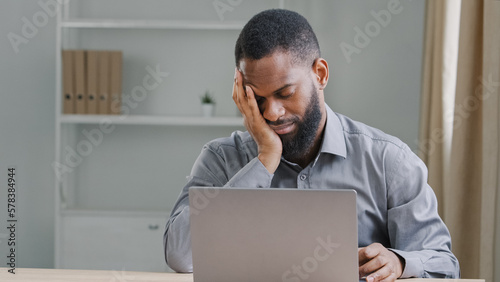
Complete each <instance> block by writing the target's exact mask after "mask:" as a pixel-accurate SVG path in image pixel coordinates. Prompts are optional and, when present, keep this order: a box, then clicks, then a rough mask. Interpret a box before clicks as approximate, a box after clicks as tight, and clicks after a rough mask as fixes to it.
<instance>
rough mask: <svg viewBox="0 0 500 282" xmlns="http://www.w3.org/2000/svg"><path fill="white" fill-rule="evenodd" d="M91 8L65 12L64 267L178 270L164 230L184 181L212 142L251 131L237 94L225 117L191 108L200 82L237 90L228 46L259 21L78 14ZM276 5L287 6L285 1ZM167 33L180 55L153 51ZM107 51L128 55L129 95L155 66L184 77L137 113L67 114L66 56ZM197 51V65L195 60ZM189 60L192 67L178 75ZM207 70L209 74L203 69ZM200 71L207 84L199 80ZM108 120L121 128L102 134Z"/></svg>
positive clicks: (59, 126)
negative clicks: (166, 255)
mask: <svg viewBox="0 0 500 282" xmlns="http://www.w3.org/2000/svg"><path fill="white" fill-rule="evenodd" d="M111 1H113V0H111ZM128 2H130V1H128ZM85 3H87V1H78V2H75V1H68V2H65V4H64V5H63V7H62V10H61V12H60V13H57V25H56V29H57V30H56V82H55V83H56V115H55V116H56V118H55V123H56V130H55V132H56V136H55V140H56V141H55V148H56V150H55V152H56V153H55V162H54V164H53V168H54V171H55V172H56V173H55V175H56V182H55V197H56V201H55V203H56V204H55V267H56V268H86V269H114V270H117V271H120V270H137V271H169V269H168V268H167V266H166V265H165V263H164V259H163V246H162V236H163V229H164V224H165V222H166V219H167V217H168V215H169V213H170V209H171V208H172V205H173V203H174V201H175V199H176V198H177V195H178V193H179V192H180V190H181V189H182V186H183V185H182V184H181V183H183V181H184V177H183V175H188V174H189V169H190V167H191V165H192V163H193V162H194V160H195V158H196V156H197V155H198V153H199V151H200V149H201V146H202V145H203V144H204V143H206V142H207V141H209V140H211V139H214V138H216V137H221V136H227V135H229V133H230V132H232V131H234V130H245V128H244V126H243V119H242V117H240V116H238V114H237V109H236V107H235V106H234V105H232V101H231V98H230V96H229V94H227V95H226V96H224V97H227V99H220V104H219V103H218V105H217V107H218V111H219V112H220V115H218V116H215V117H211V118H205V117H201V116H199V112H198V110H197V108H196V107H194V108H193V107H192V106H190V105H193V104H194V103H199V97H198V96H199V94H198V93H201V92H202V91H203V90H204V89H203V88H202V87H201V86H198V85H197V83H198V84H200V85H204V84H209V83H212V84H213V85H215V86H214V87H219V88H220V90H219V92H222V91H225V92H227V91H230V90H231V85H232V80H231V79H232V73H231V72H232V68H234V67H233V66H231V64H232V63H231V60H230V59H231V56H232V52H231V48H232V46H230V48H228V47H227V46H226V45H229V44H226V43H224V44H222V43H220V42H219V41H221V40H225V41H227V42H232V43H231V44H234V40H235V36H236V35H237V34H238V33H239V30H240V29H241V28H242V27H243V25H244V23H245V22H246V20H248V18H249V16H251V15H245V18H244V19H241V20H227V21H220V20H219V19H218V18H215V19H214V20H204V19H203V20H196V19H195V20H178V19H149V18H146V19H121V18H105V17H103V18H89V17H80V16H79V15H76V16H75V14H78V13H77V12H78V11H77V10H78V8H79V7H75V5H80V6H81V5H86V4H85ZM96 3H97V2H96ZM121 3H122V2H120V4H121ZM263 3H264V2H263ZM276 3H277V5H276V7H284V1H283V0H279V1H276ZM100 4H101V3H99V4H97V5H100ZM164 5H170V4H169V2H167V4H164ZM252 5H257V4H253V3H252ZM265 5H269V4H267V3H266V4H265ZM265 8H268V7H263V9H265ZM90 10H91V9H90ZM75 11H76V12H75ZM241 11H245V10H244V9H243V8H242V9H241ZM186 33H187V34H188V35H189V36H187V35H186ZM228 33H230V34H231V36H226V34H228ZM94 34H97V36H98V37H96V38H95V39H94V38H93V37H92V36H94ZM115 34H118V35H117V37H114V36H115ZM209 35H210V36H209ZM164 36H165V37H166V36H169V38H173V39H172V40H170V41H169V40H166V41H168V42H171V43H172V44H173V47H171V51H170V52H172V54H169V53H168V52H169V51H166V53H165V54H164V53H162V52H160V51H158V52H157V53H154V52H153V54H150V53H152V51H151V50H154V49H155V48H154V47H156V49H162V48H165V46H166V45H162V44H163V43H161V44H158V40H160V39H162V37H164ZM211 37H213V38H211ZM174 39H175V40H174ZM196 40H199V42H198V44H200V45H199V46H204V45H206V44H208V45H210V44H211V45H210V46H211V47H209V48H208V49H209V50H215V51H214V52H215V53H217V52H218V53H220V54H224V57H229V60H228V62H229V63H228V64H226V65H227V68H224V69H222V68H223V67H224V64H223V63H221V62H220V59H219V58H220V57H217V55H219V54H218V53H217V54H203V51H204V50H203V48H201V47H199V46H196V45H195V44H193V42H196ZM134 41H140V42H144V44H143V45H141V44H138V43H136V42H134ZM182 44H185V45H186V46H185V47H186V48H183V46H182ZM193 45H195V46H193ZM214 46H215V47H218V46H224V48H226V49H227V50H226V49H224V50H216V49H215V47H214ZM233 46H234V45H233ZM167 47H170V46H167ZM99 48H100V49H120V50H123V51H124V52H123V54H124V79H123V81H124V83H123V84H124V85H123V92H124V95H126V94H127V93H128V94H129V93H130V91H131V89H133V87H134V85H137V84H140V82H141V79H142V77H141V75H143V73H144V72H145V71H144V66H145V65H147V66H152V67H153V68H154V66H155V64H159V65H161V66H162V67H163V66H164V65H166V66H170V67H171V68H173V69H175V70H176V72H173V71H172V69H168V71H172V73H173V74H172V78H167V79H166V80H167V81H168V82H167V83H164V84H162V85H160V87H159V88H158V89H156V90H155V91H153V92H152V93H150V94H149V93H148V99H147V100H145V101H144V102H142V103H138V104H140V105H139V106H137V108H133V109H131V111H130V113H129V114H126V115H125V114H124V115H68V114H62V67H61V65H62V64H61V63H62V62H61V51H62V50H63V49H99ZM167 49H168V48H167ZM200 50H201V51H200ZM179 52H184V53H183V54H178V53H179ZM214 52H212V53H214ZM190 54H193V56H194V57H195V58H197V59H192V60H190V56H189V55H190ZM155 55H156V56H159V57H158V58H159V59H158V60H160V61H161V62H160V63H158V62H157V57H155ZM207 55H208V56H207ZM148 56H150V57H148ZM177 57H179V58H177ZM184 58H188V59H187V60H186V59H184ZM205 60H206V61H205ZM210 60H212V63H210V64H209V63H207V62H210ZM182 63H185V65H187V66H186V67H185V69H180V70H177V68H178V66H179V64H182ZM207 65H208V66H207ZM199 66H204V67H205V68H206V69H205V70H204V71H203V70H199V69H198V68H197V67H199ZM209 66H213V69H210V68H209ZM214 69H215V70H217V71H214ZM219 69H221V71H219ZM191 72H194V73H195V74H196V79H195V81H196V82H197V83H194V84H193V81H192V79H191V77H189V74H191ZM219 72H220V73H219ZM200 74H201V75H200ZM205 76H207V77H205ZM226 77H227V78H228V79H225V78H226ZM223 85H226V86H227V88H226V87H224V86H223ZM196 87H198V88H199V89H198V88H196ZM172 93H182V94H177V95H174V94H172ZM228 93H229V92H228ZM226 100H227V101H226ZM195 105H196V106H198V104H195ZM102 124H106V125H108V126H112V127H113V132H111V133H108V132H99V130H100V126H101V125H102ZM92 134H94V135H92ZM97 141H99V142H97Z"/></svg>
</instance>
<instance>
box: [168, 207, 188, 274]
mask: <svg viewBox="0 0 500 282" xmlns="http://www.w3.org/2000/svg"><path fill="white" fill-rule="evenodd" d="M164 247H165V260H166V262H167V264H168V266H169V267H170V268H172V269H173V270H175V271H176V272H193V260H192V256H191V233H190V231H189V206H187V205H184V206H183V207H182V208H181V209H180V212H179V213H178V214H176V215H173V216H171V217H170V219H169V221H168V222H167V226H166V230H165V235H164Z"/></svg>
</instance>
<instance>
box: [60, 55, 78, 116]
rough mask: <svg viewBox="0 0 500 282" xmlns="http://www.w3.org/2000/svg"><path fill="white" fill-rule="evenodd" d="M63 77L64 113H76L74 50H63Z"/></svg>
mask: <svg viewBox="0 0 500 282" xmlns="http://www.w3.org/2000/svg"><path fill="white" fill-rule="evenodd" d="M62 77H63V79H62V80H63V91H62V92H63V93H62V95H63V97H62V106H63V113H64V114H73V113H75V88H74V82H73V80H74V70H73V51H71V50H62Z"/></svg>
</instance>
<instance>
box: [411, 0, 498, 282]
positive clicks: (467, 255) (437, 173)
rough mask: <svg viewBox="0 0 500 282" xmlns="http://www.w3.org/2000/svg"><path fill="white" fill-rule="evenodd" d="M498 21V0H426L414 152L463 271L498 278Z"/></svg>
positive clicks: (481, 276)
mask: <svg viewBox="0 0 500 282" xmlns="http://www.w3.org/2000/svg"><path fill="white" fill-rule="evenodd" d="M457 19H458V20H457ZM499 28H500V1H499V0H462V1H460V0H442V1H436V0H430V1H427V14H426V35H425V36H426V39H425V40H426V43H425V49H424V52H425V54H424V70H423V82H422V103H421V120H420V133H419V148H418V149H419V150H418V152H419V155H420V157H421V158H422V160H423V161H424V162H426V164H427V166H428V168H429V184H430V185H431V186H432V187H433V189H434V190H435V192H436V196H437V197H438V202H439V212H440V214H441V216H442V218H443V220H444V221H445V223H446V225H447V226H448V228H449V229H450V233H451V236H452V242H453V246H452V248H453V252H454V253H455V255H456V256H457V258H458V260H459V261H460V267H461V274H462V278H482V279H486V281H488V282H489V281H497V282H500V277H498V274H497V277H494V275H495V263H496V265H498V264H500V254H499V253H498V252H497V253H496V254H495V230H496V229H498V230H500V227H499V226H498V225H499V220H500V218H498V216H497V213H498V211H497V210H496V209H498V208H497V207H498V205H499V203H498V199H497V198H498V194H499V193H500V189H499V168H500V167H499V145H498V142H499V133H500V131H499V126H500V122H499V109H500V104H499V99H498V96H499V92H500V91H499V89H500V56H499V54H500V33H499V32H498V31H497V30H498V29H499ZM457 51H458V52H457ZM498 237H499V236H497V238H498ZM498 244H500V242H496V245H497V248H496V249H497V250H498V249H499V248H498ZM495 258H496V262H495ZM497 273H498V271H497ZM494 278H495V280H493V279H494Z"/></svg>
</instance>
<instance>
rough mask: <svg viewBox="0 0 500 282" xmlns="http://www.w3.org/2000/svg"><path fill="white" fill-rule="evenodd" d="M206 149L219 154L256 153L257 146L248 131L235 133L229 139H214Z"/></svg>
mask: <svg viewBox="0 0 500 282" xmlns="http://www.w3.org/2000/svg"><path fill="white" fill-rule="evenodd" d="M204 149H208V150H211V151H213V152H216V153H218V154H223V153H224V151H238V152H240V153H241V152H254V151H255V152H256V151H257V144H256V143H255V141H254V140H253V138H252V136H251V135H250V134H249V133H248V131H244V132H243V131H239V130H238V131H234V132H233V133H231V135H230V136H228V137H221V138H217V139H214V140H212V141H210V142H208V143H207V144H205V146H204Z"/></svg>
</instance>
